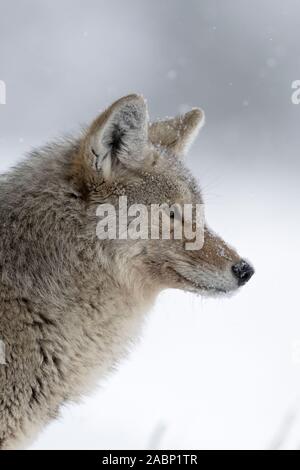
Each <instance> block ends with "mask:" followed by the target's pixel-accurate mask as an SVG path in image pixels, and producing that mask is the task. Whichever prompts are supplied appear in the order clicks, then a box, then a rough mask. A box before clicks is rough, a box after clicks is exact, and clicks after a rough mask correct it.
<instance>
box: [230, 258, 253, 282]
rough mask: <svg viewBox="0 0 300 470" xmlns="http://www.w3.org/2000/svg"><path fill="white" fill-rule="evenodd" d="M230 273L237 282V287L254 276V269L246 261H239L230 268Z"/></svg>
mask: <svg viewBox="0 0 300 470" xmlns="http://www.w3.org/2000/svg"><path fill="white" fill-rule="evenodd" d="M231 269H232V272H233V274H234V275H235V277H236V278H237V279H238V281H239V286H243V285H244V284H246V282H248V281H249V279H250V277H252V276H253V274H254V269H253V268H252V266H250V264H249V263H247V261H244V260H243V259H242V261H239V263H236V264H234V265H233V266H232V268H231Z"/></svg>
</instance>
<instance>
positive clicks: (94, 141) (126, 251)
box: [72, 95, 254, 295]
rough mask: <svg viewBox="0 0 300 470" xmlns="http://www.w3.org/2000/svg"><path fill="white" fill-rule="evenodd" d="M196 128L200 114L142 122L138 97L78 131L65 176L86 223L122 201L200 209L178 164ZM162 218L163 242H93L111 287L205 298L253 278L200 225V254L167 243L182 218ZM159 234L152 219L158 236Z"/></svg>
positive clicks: (177, 242)
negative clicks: (84, 202)
mask: <svg viewBox="0 0 300 470" xmlns="http://www.w3.org/2000/svg"><path fill="white" fill-rule="evenodd" d="M203 124H204V113H203V111H201V110H200V109H193V110H192V111H190V112H188V113H186V114H185V115H183V116H179V117H176V118H174V119H167V120H164V121H157V122H154V123H149V121H148V112H147V106H146V103H145V101H144V99H143V98H142V97H141V96H138V95H130V96H126V97H124V98H121V99H120V100H119V101H117V102H115V103H114V104H113V105H112V106H110V107H109V108H108V109H107V110H106V111H105V112H104V113H102V114H101V115H100V116H99V117H98V118H97V119H96V120H95V121H94V122H93V124H92V125H91V126H90V127H89V128H88V130H87V131H86V133H85V135H84V138H83V139H82V141H81V147H80V151H79V153H78V157H77V158H76V160H75V162H74V166H73V170H72V172H73V178H74V179H75V181H76V184H77V186H78V188H79V190H80V191H81V192H82V194H87V195H88V200H89V209H88V210H89V213H90V214H91V217H94V216H95V214H96V212H97V207H99V206H101V205H103V204H106V205H107V204H109V205H111V206H113V207H117V205H118V203H119V199H120V197H124V196H126V198H127V201H128V205H129V206H132V205H138V206H139V207H146V208H149V209H150V208H151V206H153V205H158V204H159V205H163V204H166V205H168V206H169V207H170V206H172V207H177V208H179V209H180V208H182V207H183V206H184V205H187V204H189V205H192V206H193V207H194V206H197V205H203V199H202V195H201V190H200V188H199V187H198V185H197V182H196V181H195V179H194V178H193V176H192V175H191V174H190V172H189V171H188V170H187V168H186V167H185V165H184V161H183V157H184V156H185V154H186V153H187V150H188V148H189V146H190V144H191V143H192V142H193V140H194V139H195V138H196V136H197V134H198V132H199V130H200V129H201V127H202V126H203ZM115 214H116V217H117V219H120V214H118V213H117V212H116V213H115ZM115 214H114V215H115ZM168 216H169V223H170V234H171V236H170V238H169V239H163V237H158V239H157V237H156V239H153V238H151V236H149V237H140V238H138V237H136V238H135V239H126V240H124V239H122V238H123V237H119V238H118V237H117V239H109V237H107V239H105V240H103V239H102V240H99V241H98V243H99V250H101V259H102V262H103V263H106V265H109V267H110V270H111V271H113V273H114V276H115V278H116V279H118V280H119V282H127V281H128V282H136V283H138V284H139V285H141V283H142V284H143V285H144V286H148V287H149V286H150V285H152V286H156V287H157V288H158V289H160V288H179V289H183V290H188V291H193V292H196V293H201V294H207V295H213V294H219V293H228V292H231V291H234V290H236V289H237V288H238V287H239V286H241V285H243V284H245V283H246V282H247V281H248V280H249V279H250V277H251V276H252V275H253V273H254V270H253V268H252V267H251V266H250V264H249V263H247V262H246V261H245V260H243V259H241V258H240V257H239V255H238V254H237V253H236V251H235V250H234V249H233V248H231V247H230V246H229V245H227V243H225V242H224V241H223V240H222V239H221V238H220V237H219V236H218V235H216V234H215V233H214V232H213V231H212V230H210V229H209V228H208V226H207V224H206V223H205V222H204V221H203V222H202V233H203V243H202V244H201V247H200V248H198V249H186V242H187V240H186V238H185V236H184V235H183V236H182V238H181V239H178V238H176V237H175V236H174V232H175V227H176V224H177V223H178V219H179V218H180V220H181V222H182V218H184V212H183V211H180V210H178V212H177V211H176V210H173V211H171V212H169V215H168ZM118 222H119V223H120V220H118ZM191 224H192V226H194V225H193V224H194V221H193V220H192V221H191ZM161 230H162V229H161V220H160V219H159V233H160V234H161ZM195 233H197V231H196V232H195Z"/></svg>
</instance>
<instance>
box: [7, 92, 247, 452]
mask: <svg viewBox="0 0 300 470" xmlns="http://www.w3.org/2000/svg"><path fill="white" fill-rule="evenodd" d="M203 124H204V113H203V111H202V110H200V109H192V110H191V111H190V112H188V113H186V114H184V115H182V116H178V117H175V118H174V119H166V120H161V121H156V122H153V123H150V122H149V120H148V112H147V106H146V102H145V100H144V99H143V98H142V97H141V96H139V95H135V94H133V95H129V96H126V97H123V98H121V99H120V100H118V101H116V102H115V103H114V104H112V105H111V106H110V107H109V108H107V109H106V110H105V111H104V112H103V113H102V114H101V115H100V116H99V117H98V118H96V120H95V121H94V122H93V123H92V124H91V125H90V126H89V127H87V128H86V129H85V130H84V131H83V132H82V134H81V135H80V136H79V137H78V138H76V139H67V140H62V141H59V142H56V143H54V144H50V145H46V146H45V147H43V148H42V149H40V150H36V151H33V152H32V153H31V154H30V155H29V156H28V157H27V158H26V159H25V160H23V161H22V162H21V163H19V164H18V165H17V166H16V167H15V168H13V169H12V170H11V171H9V172H8V173H7V174H5V175H3V176H2V177H1V182H0V221H1V223H0V266H1V281H0V282H1V289H0V340H1V341H2V344H3V345H4V346H5V361H3V364H2V365H1V364H0V448H1V449H16V448H24V447H26V446H28V445H29V443H30V442H31V441H32V439H34V438H35V437H36V435H37V434H38V432H39V431H40V430H41V429H42V428H43V427H44V426H45V425H46V424H47V423H48V422H49V421H50V420H52V419H54V418H55V417H56V416H57V415H58V413H59V410H60V407H61V405H62V404H63V403H65V402H67V401H70V400H76V399H78V397H79V396H81V395H82V394H84V393H86V392H87V391H89V390H90V388H91V387H92V386H93V384H94V383H95V382H96V381H97V380H98V379H99V378H101V376H102V377H103V376H104V375H105V374H107V373H108V372H110V370H111V369H113V367H114V366H115V365H116V363H117V362H118V361H119V360H120V358H121V357H122V356H123V355H124V354H125V353H126V351H127V350H128V349H129V347H130V345H131V343H132V341H133V340H134V338H135V337H137V336H138V335H139V332H140V328H141V325H142V323H143V318H144V317H145V313H146V312H147V311H148V310H149V309H150V307H151V306H152V305H153V303H154V301H155V298H156V297H157V295H158V294H159V292H160V291H162V290H163V289H167V288H175V289H183V290H186V291H191V292H195V293H197V294H201V295H202V294H203V295H218V294H226V293H229V292H233V291H235V290H236V289H238V287H239V286H241V285H243V284H245V283H246V282H247V281H248V280H249V279H250V277H251V276H252V274H253V273H254V270H253V268H252V267H251V266H250V264H249V263H248V262H246V261H245V260H243V259H241V258H240V257H239V256H238V254H237V253H236V251H235V250H234V249H233V248H231V247H229V246H228V245H227V244H226V243H225V242H224V241H223V240H222V239H221V238H220V237H219V236H217V235H216V234H215V233H214V232H212V231H211V230H210V229H209V228H208V226H207V225H206V224H205V226H204V244H203V246H202V248H201V249H200V250H186V249H185V243H184V242H185V240H183V239H182V240H179V239H174V238H171V239H169V240H164V239H158V240H157V239H156V240H151V239H147V240H144V239H135V240H131V239H126V240H120V239H117V240H109V239H106V240H101V239H99V237H98V236H97V234H96V227H97V223H98V218H97V215H96V213H97V208H98V207H99V205H101V204H104V203H110V204H112V205H116V204H117V203H118V199H119V198H120V196H124V195H125V196H126V197H127V199H128V202H129V203H130V204H135V203H137V204H144V205H145V206H149V205H150V204H154V203H164V202H167V203H170V204H174V203H177V204H183V203H196V204H198V203H199V204H202V203H203V201H202V196H201V191H200V189H199V188H198V186H197V183H196V181H195V180H194V178H193V176H192V175H191V174H190V172H189V171H188V170H187V168H186V167H185V165H184V162H183V156H184V155H185V154H186V152H187V150H188V148H189V146H190V144H191V143H192V142H193V140H194V139H195V137H196V135H197V133H198V131H199V130H200V128H201V127H202V126H203ZM175 218H176V216H175ZM170 222H171V223H172V224H173V223H175V221H174V220H171V221H170Z"/></svg>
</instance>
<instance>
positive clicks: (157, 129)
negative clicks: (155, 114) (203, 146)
mask: <svg viewBox="0 0 300 470" xmlns="http://www.w3.org/2000/svg"><path fill="white" fill-rule="evenodd" d="M204 122H205V116H204V111H202V110H201V109H198V108H195V109H192V110H191V111H189V112H188V113H186V114H184V115H181V116H177V117H175V118H172V119H167V120H165V121H157V122H153V123H152V124H150V126H149V139H150V141H151V142H152V143H153V144H154V145H161V146H163V147H167V148H169V149H170V150H172V152H174V153H175V154H177V155H185V154H186V153H187V152H188V150H189V148H190V146H191V145H192V143H193V142H194V140H195V139H196V137H197V135H198V132H199V131H200V129H201V128H202V127H203V125H204Z"/></svg>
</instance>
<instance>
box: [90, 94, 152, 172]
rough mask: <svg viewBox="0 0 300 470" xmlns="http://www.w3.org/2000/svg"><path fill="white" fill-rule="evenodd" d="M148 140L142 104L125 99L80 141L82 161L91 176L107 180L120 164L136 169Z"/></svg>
mask: <svg viewBox="0 0 300 470" xmlns="http://www.w3.org/2000/svg"><path fill="white" fill-rule="evenodd" d="M147 140H148V112H147V106H146V103H145V100H144V99H143V98H142V97H141V96H139V95H129V96H125V97H123V98H121V99H120V100H118V101H116V102H115V103H114V104H112V105H111V106H110V107H109V108H108V109H107V110H106V111H104V113H103V114H101V115H100V116H99V117H98V118H97V119H96V120H95V121H94V122H93V124H92V125H91V127H90V128H89V129H88V132H87V134H86V136H85V138H84V141H83V152H84V158H85V161H86V162H87V163H88V165H89V166H90V167H91V168H92V170H94V171H95V172H99V171H102V174H103V176H104V178H105V179H109V178H111V176H112V174H113V172H114V170H115V169H116V168H117V166H118V165H119V164H120V163H121V164H123V165H125V166H127V167H132V168H134V167H136V166H137V165H139V164H140V162H141V161H143V159H144V150H145V146H146V143H147Z"/></svg>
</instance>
